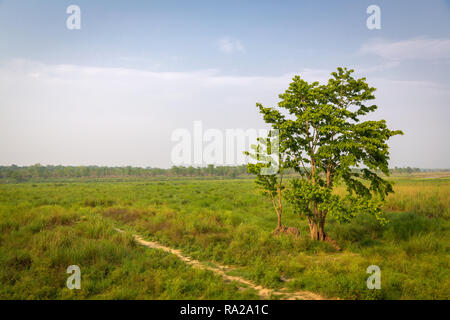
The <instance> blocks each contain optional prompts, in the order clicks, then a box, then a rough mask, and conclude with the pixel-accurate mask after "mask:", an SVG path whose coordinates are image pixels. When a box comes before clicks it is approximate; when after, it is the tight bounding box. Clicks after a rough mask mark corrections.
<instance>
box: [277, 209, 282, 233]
mask: <svg viewBox="0 0 450 320" xmlns="http://www.w3.org/2000/svg"><path fill="white" fill-rule="evenodd" d="M280 211H281V210H280ZM280 211H278V210H277V216H278V225H277V229H281V212H280Z"/></svg>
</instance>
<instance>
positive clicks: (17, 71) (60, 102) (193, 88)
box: [0, 60, 450, 167]
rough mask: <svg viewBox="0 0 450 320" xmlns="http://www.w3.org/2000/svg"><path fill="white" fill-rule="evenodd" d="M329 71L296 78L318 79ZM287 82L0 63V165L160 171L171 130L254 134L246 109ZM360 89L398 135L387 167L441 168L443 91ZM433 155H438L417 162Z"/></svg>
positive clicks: (411, 84) (382, 83)
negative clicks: (197, 127)
mask: <svg viewBox="0 0 450 320" xmlns="http://www.w3.org/2000/svg"><path fill="white" fill-rule="evenodd" d="M330 71H332V70H322V69H304V70H299V71H298V72H296V73H295V74H299V75H301V76H302V77H303V78H304V79H306V80H307V81H320V82H321V83H324V82H325V81H326V80H327V79H328V77H329V74H330ZM293 76H294V73H287V74H280V75H274V76H259V75H253V76H239V75H224V74H223V73H221V72H220V70H197V71H191V72H155V71H147V70H139V69H131V68H107V67H95V66H81V65H70V64H59V65H51V64H44V63H39V62H34V61H28V60H15V61H13V62H12V63H7V64H4V65H0V106H1V108H0V150H2V153H1V157H0V164H12V163H16V164H19V165H21V164H33V163H38V162H39V163H42V164H58V163H60V164H67V165H70V164H73V165H79V164H100V165H103V164H104V165H137V166H149V165H150V166H158V167H167V166H170V155H171V148H172V146H173V143H172V142H171V140H170V138H171V134H172V132H173V130H175V129H178V128H186V129H188V130H192V125H193V122H194V121H196V120H202V122H203V124H204V127H205V129H209V128H217V129H219V130H223V129H235V128H242V129H248V128H254V129H257V130H259V129H263V128H265V124H264V122H263V121H262V119H261V115H260V114H259V113H258V110H257V108H256V107H255V103H256V102H261V103H263V104H264V105H266V106H271V105H274V104H276V102H277V101H278V99H277V96H278V94H279V93H281V92H283V91H284V90H286V88H287V87H288V85H289V83H290V81H291V79H292V77H293ZM369 83H370V84H371V85H374V86H375V87H377V88H378V90H377V94H376V96H377V104H379V105H380V106H381V108H380V110H378V112H377V116H381V117H382V118H385V119H387V120H388V122H389V124H390V125H392V127H393V128H399V129H402V130H404V131H405V133H406V135H405V136H404V137H401V138H398V140H396V141H397V142H396V145H395V148H393V150H395V151H394V152H393V157H392V159H393V160H395V161H394V162H393V165H400V166H401V165H411V166H422V167H439V166H440V167H445V166H447V165H448V159H449V157H450V150H449V148H446V149H445V148H442V144H443V141H444V142H445V141H446V140H448V139H450V136H449V131H448V127H447V121H446V120H447V119H448V118H449V117H450V114H449V112H450V109H449V108H448V100H449V97H450V93H449V91H448V87H446V86H445V85H443V84H435V83H432V82H426V81H413V80H408V81H402V80H395V81H394V80H387V79H383V78H370V77H369ZM430 141H433V143H430ZM433 153H435V154H439V157H428V156H426V155H427V154H433ZM411 159H414V160H411ZM412 161H414V162H412Z"/></svg>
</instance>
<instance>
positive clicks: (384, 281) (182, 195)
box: [0, 174, 450, 299]
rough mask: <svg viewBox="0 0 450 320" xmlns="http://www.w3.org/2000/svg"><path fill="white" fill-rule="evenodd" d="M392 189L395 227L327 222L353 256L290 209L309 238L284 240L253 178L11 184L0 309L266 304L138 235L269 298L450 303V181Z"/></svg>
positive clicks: (362, 219) (405, 179)
mask: <svg viewBox="0 0 450 320" xmlns="http://www.w3.org/2000/svg"><path fill="white" fill-rule="evenodd" d="M391 179H392V180H393V181H394V183H395V185H394V190H395V194H392V195H390V196H389V198H388V199H387V202H386V206H385V211H386V215H387V217H388V218H389V220H390V222H389V223H388V224H387V225H385V226H381V225H379V224H378V223H377V222H376V221H375V219H374V218H372V217H370V216H359V217H358V218H356V219H355V220H353V221H352V222H351V223H348V224H338V223H337V222H336V221H333V220H332V219H330V220H329V221H328V222H327V225H326V228H327V232H328V233H329V235H330V236H331V237H332V238H333V239H335V240H336V241H337V242H338V243H339V245H340V246H341V247H342V249H343V250H342V251H336V250H335V249H334V248H333V247H332V246H330V245H329V244H328V243H320V242H314V241H311V240H310V239H309V231H308V226H307V224H306V222H305V221H304V220H301V219H300V218H299V217H298V216H296V215H295V214H294V213H292V210H291V208H290V207H289V205H288V204H287V203H286V204H285V210H284V215H283V224H284V225H286V226H290V227H296V228H298V229H299V231H300V236H299V237H293V236H291V235H281V236H274V235H273V234H272V231H273V229H274V228H275V227H276V215H275V213H274V211H273V207H272V204H271V203H270V202H269V201H267V200H266V199H264V198H263V197H262V196H261V195H260V194H259V193H258V191H257V190H256V188H255V184H254V182H253V180H252V179H195V178H188V179H178V180H175V179H165V180H157V179H154V180H152V179H144V178H139V179H135V180H133V179H130V180H126V181H114V180H112V179H110V180H108V179H105V180H98V179H91V180H77V179H72V180H70V181H68V180H64V179H60V180H55V181H44V182H36V181H35V182H33V181H31V182H24V183H3V184H0V298H1V299H258V298H260V296H259V295H258V293H257V292H256V291H255V290H253V289H252V288H245V287H244V288H242V286H239V285H238V284H237V283H235V282H233V281H231V282H230V281H224V280H223V278H221V277H220V276H218V275H216V274H214V273H213V272H210V271H207V270H200V269H197V268H193V267H192V266H189V265H186V264H184V263H183V262H182V261H180V260H179V259H178V258H177V257H176V256H174V255H172V254H169V253H166V252H163V251H161V250H156V249H149V248H145V247H142V246H140V245H139V244H137V243H136V241H135V240H134V238H133V236H132V235H133V234H139V235H141V236H142V237H143V238H145V239H148V240H153V241H157V242H159V243H161V244H163V245H166V246H169V247H171V248H176V249H179V250H180V251H181V252H182V253H183V254H185V255H187V256H190V257H192V258H194V259H198V260H199V261H202V262H204V263H205V264H211V265H214V264H220V265H226V266H229V267H230V268H229V270H227V273H228V274H230V275H236V276H240V277H242V278H245V279H248V280H251V281H253V282H254V283H256V284H259V285H262V286H265V287H268V288H275V289H277V288H278V289H280V288H282V289H284V290H288V291H297V290H308V291H311V292H314V293H318V294H320V295H322V296H324V297H326V298H341V299H449V298H450V271H449V270H450V269H449V262H450V259H449V257H450V256H449V245H450V233H449V228H450V222H449V217H450V177H449V176H448V174H442V175H437V174H435V175H429V174H428V175H421V174H416V175H401V176H398V177H393V178H391ZM338 192H339V191H338ZM115 228H120V229H122V230H125V231H126V232H125V233H119V232H117V231H116V230H115ZM69 265H79V266H80V268H81V271H82V288H81V290H69V289H67V288H66V286H65V281H66V279H67V277H68V274H66V268H67V267H68V266H69ZM369 265H378V266H379V267H380V269H381V289H380V290H369V289H368V288H367V286H366V280H367V278H368V276H369V275H368V274H367V273H366V269H367V267H368V266H369ZM272 298H273V299H277V298H280V297H277V296H273V297H272Z"/></svg>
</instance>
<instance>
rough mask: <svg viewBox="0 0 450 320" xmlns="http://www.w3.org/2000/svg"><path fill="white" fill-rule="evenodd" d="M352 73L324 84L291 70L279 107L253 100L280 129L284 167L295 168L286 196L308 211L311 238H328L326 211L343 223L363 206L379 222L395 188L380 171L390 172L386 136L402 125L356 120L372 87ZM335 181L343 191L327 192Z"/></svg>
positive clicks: (366, 108)
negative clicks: (311, 80)
mask: <svg viewBox="0 0 450 320" xmlns="http://www.w3.org/2000/svg"><path fill="white" fill-rule="evenodd" d="M352 73H353V70H348V69H347V68H338V69H337V71H336V72H333V73H331V77H330V79H329V80H328V83H326V84H323V85H320V84H319V83H318V82H313V83H308V82H307V81H305V80H304V79H302V78H301V77H299V76H295V77H294V78H293V79H292V83H291V84H290V85H289V88H288V89H287V90H286V91H285V92H284V93H283V94H280V95H279V98H280V99H281V101H280V102H279V103H278V106H277V107H264V106H262V105H261V104H257V107H258V108H259V110H260V112H261V114H262V115H263V117H264V120H265V121H266V122H267V123H269V124H271V126H272V127H273V128H274V129H278V130H279V131H280V139H279V142H280V149H281V150H283V152H284V154H285V165H286V167H290V168H293V169H294V170H295V171H296V172H297V173H298V177H297V178H295V179H292V180H291V184H290V187H289V189H288V190H287V199H288V201H290V202H291V203H292V205H293V207H294V210H295V211H296V212H297V213H299V214H300V215H301V216H303V217H306V219H307V221H308V225H309V229H310V236H311V238H312V239H315V240H320V241H327V240H328V241H330V239H329V237H328V236H327V234H326V232H325V221H326V218H327V216H330V215H333V216H334V217H335V218H336V219H337V220H338V221H341V222H342V221H349V220H350V219H351V218H352V217H354V216H355V215H356V214H360V213H369V214H373V215H375V216H376V217H377V219H378V220H379V221H380V222H382V223H383V222H385V219H384V218H383V216H382V211H381V205H382V201H383V200H384V197H385V196H386V195H387V194H388V193H390V192H392V191H393V190H392V185H391V184H390V183H389V181H387V180H385V179H383V177H382V176H381V175H380V173H384V174H385V175H389V169H388V160H389V147H388V144H387V141H388V139H389V138H390V137H392V136H394V135H397V134H402V132H401V131H399V130H396V131H393V130H389V129H388V127H387V125H386V121H385V120H379V121H374V120H366V121H362V120H363V118H364V117H365V116H366V115H367V114H368V113H371V112H373V111H375V110H376V109H377V106H376V105H374V104H368V102H370V101H371V100H373V99H375V96H374V92H375V90H376V89H375V88H373V87H370V86H369V85H368V84H367V82H366V79H365V78H360V79H355V78H353V77H352ZM337 183H343V184H344V185H345V186H346V187H347V191H348V192H347V193H346V194H344V195H338V194H336V193H333V192H332V191H333V188H334V187H335V186H336V184H337Z"/></svg>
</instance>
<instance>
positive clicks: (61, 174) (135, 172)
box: [0, 164, 448, 182]
mask: <svg viewBox="0 0 450 320" xmlns="http://www.w3.org/2000/svg"><path fill="white" fill-rule="evenodd" d="M446 170H448V169H442V170H439V171H446ZM353 171H355V172H356V171H359V169H353ZM421 171H422V172H425V171H433V170H431V169H419V168H411V167H404V168H398V167H395V168H393V169H390V172H391V173H414V172H421ZM293 173H294V172H293V170H286V171H285V174H286V175H287V176H289V175H291V174H293ZM249 176H250V174H249V173H248V172H247V168H246V166H245V165H240V166H214V165H212V164H211V165H208V166H206V167H192V166H189V167H183V166H173V167H171V168H169V169H161V168H151V167H147V168H142V167H132V166H126V167H104V166H52V165H49V166H43V165H40V164H35V165H32V166H16V165H12V166H0V179H2V180H11V181H18V182H21V181H27V180H33V179H54V178H123V177H223V178H239V177H249Z"/></svg>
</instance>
